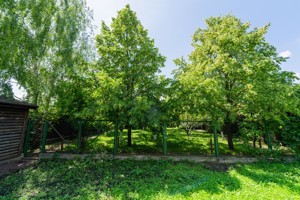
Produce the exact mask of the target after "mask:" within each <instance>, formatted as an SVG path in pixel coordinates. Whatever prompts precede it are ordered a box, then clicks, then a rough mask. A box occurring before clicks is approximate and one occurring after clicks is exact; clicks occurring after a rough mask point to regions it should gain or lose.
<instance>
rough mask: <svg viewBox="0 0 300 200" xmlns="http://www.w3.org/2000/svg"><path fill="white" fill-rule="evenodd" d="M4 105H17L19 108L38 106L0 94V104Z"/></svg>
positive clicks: (34, 107)
mask: <svg viewBox="0 0 300 200" xmlns="http://www.w3.org/2000/svg"><path fill="white" fill-rule="evenodd" d="M2 105H3V106H5V107H19V108H28V109H30V108H31V109H37V108H38V106H36V105H33V104H30V103H27V102H25V101H19V100H16V99H8V98H6V97H3V96H0V106H2Z"/></svg>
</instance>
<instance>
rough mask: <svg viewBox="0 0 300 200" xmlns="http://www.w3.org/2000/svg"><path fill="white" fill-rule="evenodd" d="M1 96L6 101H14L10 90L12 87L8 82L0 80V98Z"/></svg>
mask: <svg viewBox="0 0 300 200" xmlns="http://www.w3.org/2000/svg"><path fill="white" fill-rule="evenodd" d="M0 77H1V72H0ZM1 96H3V97H5V98H7V99H14V92H13V89H12V85H11V84H10V82H9V81H5V80H3V79H0V97H1Z"/></svg>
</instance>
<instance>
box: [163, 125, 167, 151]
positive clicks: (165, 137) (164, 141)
mask: <svg viewBox="0 0 300 200" xmlns="http://www.w3.org/2000/svg"><path fill="white" fill-rule="evenodd" d="M163 153H164V156H166V155H167V129H166V122H164V126H163Z"/></svg>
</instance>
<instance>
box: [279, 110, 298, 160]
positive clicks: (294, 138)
mask: <svg viewBox="0 0 300 200" xmlns="http://www.w3.org/2000/svg"><path fill="white" fill-rule="evenodd" d="M281 136H282V143H283V144H284V145H287V146H289V147H291V148H292V149H293V150H294V151H295V152H296V153H297V155H298V156H299V155H300V117H298V116H289V118H288V119H287V120H286V122H285V124H284V127H283V130H282V133H281Z"/></svg>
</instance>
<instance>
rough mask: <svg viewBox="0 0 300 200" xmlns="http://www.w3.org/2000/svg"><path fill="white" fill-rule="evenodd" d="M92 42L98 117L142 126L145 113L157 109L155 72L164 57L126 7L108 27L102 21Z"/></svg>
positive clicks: (158, 89) (158, 88)
mask: <svg viewBox="0 0 300 200" xmlns="http://www.w3.org/2000/svg"><path fill="white" fill-rule="evenodd" d="M96 41H97V44H96V46H97V48H98V53H99V56H100V58H99V61H98V65H97V66H96V68H95V72H96V77H97V78H96V80H97V81H98V83H99V87H97V88H95V89H96V91H95V92H94V93H93V94H94V98H95V99H97V102H98V105H99V108H100V111H101V113H102V115H104V116H106V117H107V118H110V119H113V120H115V118H116V117H117V118H119V119H121V121H123V123H125V124H127V125H133V124H134V125H138V124H141V123H145V121H147V120H146V116H145V114H146V113H147V112H151V109H153V107H159V98H160V97H161V96H162V92H161V91H162V86H161V84H160V81H159V78H158V76H157V73H159V71H160V69H159V68H160V67H163V66H164V62H165V57H163V56H162V55H161V54H160V53H159V52H158V49H157V48H155V46H154V41H153V40H152V39H150V38H149V37H148V33H147V30H146V29H144V27H143V26H142V24H141V22H140V21H139V20H138V18H137V16H136V14H135V13H134V12H133V11H132V10H131V9H130V7H129V5H127V6H126V7H125V8H124V9H122V10H121V11H119V12H118V16H117V17H116V18H113V20H112V24H111V25H110V27H108V26H107V25H106V24H105V23H104V22H102V27H101V32H100V34H98V35H97V37H96ZM97 71H100V72H99V73H98V72H97Z"/></svg>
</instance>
